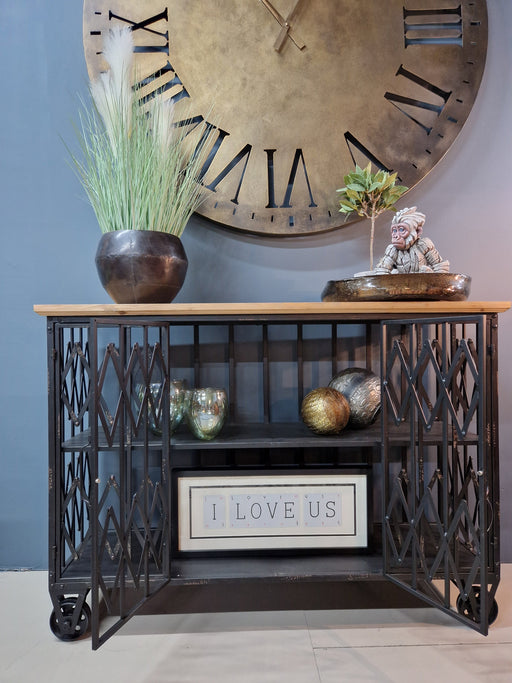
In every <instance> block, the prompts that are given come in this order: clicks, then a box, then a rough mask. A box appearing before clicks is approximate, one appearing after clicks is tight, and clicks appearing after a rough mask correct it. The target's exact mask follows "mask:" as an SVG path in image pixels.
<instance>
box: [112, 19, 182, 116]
mask: <svg viewBox="0 0 512 683" xmlns="http://www.w3.org/2000/svg"><path fill="white" fill-rule="evenodd" d="M108 19H109V21H114V22H121V23H123V24H128V25H129V26H130V27H131V30H132V33H134V34H136V35H137V34H139V33H140V34H144V36H147V35H149V36H150V37H151V40H152V42H151V43H147V44H139V45H135V46H134V48H133V51H134V52H135V53H137V54H154V53H162V54H163V55H165V56H166V57H167V59H166V62H165V63H163V64H162V66H161V67H160V68H159V69H157V70H156V71H154V72H153V73H152V74H149V75H148V76H146V77H145V78H143V79H142V80H141V81H139V83H137V84H136V86H135V87H137V88H139V89H140V88H143V89H144V91H145V92H144V96H143V97H142V98H141V100H140V103H141V104H145V103H146V102H148V101H149V100H151V99H152V98H154V97H155V96H157V95H162V94H164V93H170V99H171V100H172V101H173V102H177V101H178V100H181V99H182V98H183V97H189V94H188V92H187V90H186V88H185V86H184V85H183V83H182V81H181V79H180V77H179V76H178V74H177V73H176V71H175V70H174V68H173V66H172V64H171V63H170V62H169V59H168V58H169V31H162V30H158V29H159V28H161V26H157V25H158V22H162V21H164V22H167V21H168V12H167V7H166V8H164V9H163V10H162V11H161V12H159V13H157V14H154V15H153V16H151V17H148V18H147V19H143V20H142V21H135V20H132V19H128V18H127V17H123V16H121V15H120V14H116V13H115V12H113V11H112V10H109V13H108ZM134 41H136V36H134Z"/></svg>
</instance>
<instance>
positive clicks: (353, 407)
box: [329, 368, 381, 427]
mask: <svg viewBox="0 0 512 683" xmlns="http://www.w3.org/2000/svg"><path fill="white" fill-rule="evenodd" d="M329 386H330V387H331V388H332V389H336V390H337V391H339V392H340V394H343V396H345V398H346V399H347V401H348V403H349V406H350V426H352V427H367V426H368V425H371V424H372V423H373V422H375V420H376V419H377V416H378V414H379V411H380V406H381V389H380V377H377V375H376V374H375V373H373V372H371V370H367V369H366V368H347V369H346V370H342V371H341V372H339V373H338V374H337V375H335V376H334V377H333V378H332V379H331V381H330V382H329Z"/></svg>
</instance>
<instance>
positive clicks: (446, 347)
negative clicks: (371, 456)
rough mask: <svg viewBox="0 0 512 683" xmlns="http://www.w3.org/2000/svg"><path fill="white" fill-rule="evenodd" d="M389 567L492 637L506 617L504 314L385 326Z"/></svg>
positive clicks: (421, 593)
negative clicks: (501, 411)
mask: <svg viewBox="0 0 512 683" xmlns="http://www.w3.org/2000/svg"><path fill="white" fill-rule="evenodd" d="M381 331H382V386H383V479H384V481H383V484H384V510H383V517H384V519H383V550H384V572H385V574H386V575H387V577H388V578H390V579H391V580H392V581H394V582H396V583H398V584H399V585H401V586H402V587H404V588H406V589H407V590H409V591H411V592H413V593H414V594H416V595H417V596H419V597H421V598H423V599H424V600H425V601H427V602H428V603H429V604H431V605H434V606H436V607H439V608H441V609H442V610H444V611H446V612H447V613H450V614H452V615H454V616H455V617H456V618H458V619H460V620H463V621H464V622H465V623H469V624H470V625H471V626H472V627H473V628H475V629H477V630H479V631H480V632H481V633H484V634H486V633H487V629H488V624H489V623H490V622H492V621H493V620H494V618H495V617H496V611H497V607H496V602H495V600H494V595H495V592H496V588H497V585H498V581H499V576H498V570H499V567H498V563H497V562H495V557H499V555H498V554H497V551H498V548H497V545H498V539H499V528H498V517H499V516H498V509H499V507H498V506H499V503H498V490H499V489H498V469H497V462H496V461H497V458H496V457H495V456H496V454H497V434H496V428H495V426H496V410H497V396H496V393H495V391H496V390H495V386H494V387H493V385H492V384H491V382H490V381H489V380H490V377H492V372H493V370H495V367H493V364H494V363H496V362H497V361H496V346H495V341H496V319H495V318H494V317H493V316H476V317H474V318H467V319H461V318H458V319H448V320H446V319H444V320H442V321H440V320H415V321H413V320H404V321H393V322H384V323H383V324H382V328H381Z"/></svg>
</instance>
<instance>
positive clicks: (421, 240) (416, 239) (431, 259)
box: [368, 206, 450, 275]
mask: <svg viewBox="0 0 512 683" xmlns="http://www.w3.org/2000/svg"><path fill="white" fill-rule="evenodd" d="M424 223H425V214H423V213H420V212H419V211H417V210H416V207H415V206H413V207H412V208H410V209H402V210H401V211H397V213H396V214H395V216H394V218H393V220H392V221H391V244H390V245H389V246H388V247H387V249H386V251H385V252H384V256H383V257H382V258H381V260H380V261H379V262H378V263H377V265H376V267H375V269H374V270H373V271H371V273H368V274H372V275H386V274H389V273H449V272H450V262H449V261H443V259H442V258H441V256H440V254H439V252H438V251H437V249H436V248H435V246H434V243H433V242H432V240H430V239H429V238H428V237H422V236H421V235H422V232H423V224H424Z"/></svg>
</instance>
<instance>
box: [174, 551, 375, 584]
mask: <svg viewBox="0 0 512 683" xmlns="http://www.w3.org/2000/svg"><path fill="white" fill-rule="evenodd" d="M381 577H382V557H381V556H380V555H364V556H363V555H344V556H340V555H308V556H304V557H301V556H287V557H236V558H226V557H222V558H218V557H217V558H208V557H203V558H192V559H189V558H187V559H178V560H174V562H173V563H172V567H171V583H176V584H178V583H181V584H189V583H190V584H194V583H212V582H218V581H240V582H243V581H294V582H301V581H318V580H327V581H329V580H333V581H351V580H354V579H358V580H360V579H378V578H381Z"/></svg>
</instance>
